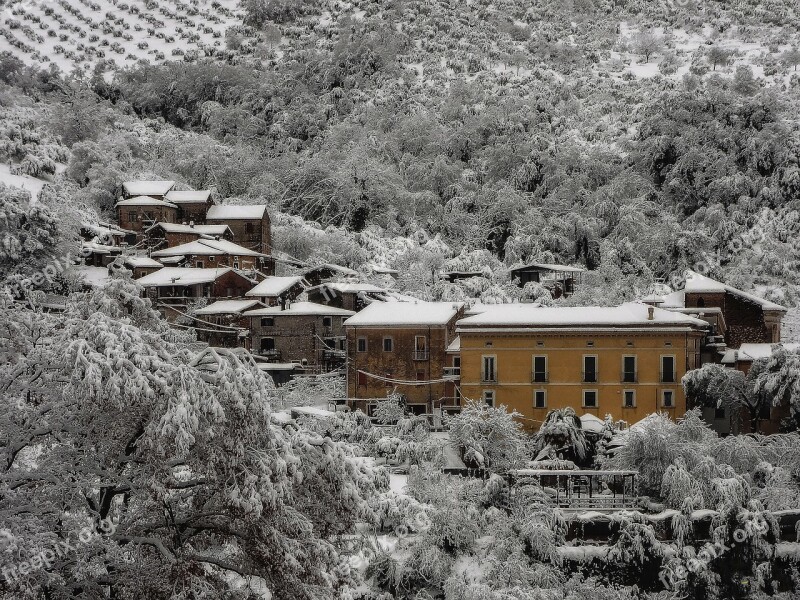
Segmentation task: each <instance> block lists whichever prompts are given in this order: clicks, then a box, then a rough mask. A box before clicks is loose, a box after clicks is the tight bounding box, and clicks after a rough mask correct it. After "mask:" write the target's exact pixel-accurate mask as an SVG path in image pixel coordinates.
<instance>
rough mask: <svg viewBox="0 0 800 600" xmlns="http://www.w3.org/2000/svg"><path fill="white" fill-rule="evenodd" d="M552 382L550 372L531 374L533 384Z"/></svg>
mask: <svg viewBox="0 0 800 600" xmlns="http://www.w3.org/2000/svg"><path fill="white" fill-rule="evenodd" d="M548 381H550V372H549V371H532V372H531V382H532V383H547V382H548Z"/></svg>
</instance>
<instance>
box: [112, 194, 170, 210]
mask: <svg viewBox="0 0 800 600" xmlns="http://www.w3.org/2000/svg"><path fill="white" fill-rule="evenodd" d="M116 205H117V206H166V207H168V208H178V207H177V206H176V205H174V204H173V203H172V202H164V201H163V200H159V199H158V198H153V197H152V196H134V197H133V198H128V199H127V200H120V201H119V202H117V204H116Z"/></svg>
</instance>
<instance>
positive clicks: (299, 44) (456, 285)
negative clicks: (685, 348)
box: [0, 0, 800, 600]
mask: <svg viewBox="0 0 800 600" xmlns="http://www.w3.org/2000/svg"><path fill="white" fill-rule="evenodd" d="M104 2H105V0H104ZM198 2H199V4H200V5H201V8H202V11H204V12H202V14H200V13H197V11H196V9H197V6H198ZM12 4H13V5H14V6H15V7H16V8H14V9H13V10H14V11H17V12H11V11H6V12H3V13H2V21H3V23H4V25H3V27H4V28H7V29H5V30H4V32H3V39H2V43H3V44H6V43H8V44H10V45H11V46H10V47H11V49H10V50H4V51H2V52H0V216H1V217H2V218H0V240H1V241H0V285H2V288H3V295H2V298H0V312H2V313H3V317H2V319H0V356H2V360H0V398H2V410H0V423H1V424H0V449H1V450H2V454H3V460H2V463H1V464H0V574H1V575H2V582H0V598H3V599H4V600H5V599H9V600H11V599H20V598H31V599H33V598H37V599H38V598H49V599H71V598H98V599H99V598H110V597H114V598H123V599H127V598H131V599H132V598H176V599H201V598H202V599H206V598H209V599H210V598H226V599H228V598H229V599H242V600H245V599H247V600H250V599H251V598H280V599H284V598H285V599H290V598H291V599H304V598H308V599H313V600H317V599H325V598H343V599H352V600H388V599H390V598H408V599H412V598H413V599H423V598H425V599H433V598H437V599H440V598H444V599H446V600H456V599H463V600H543V599H547V600H549V599H551V598H552V599H554V600H555V599H556V598H558V599H560V598H569V599H575V600H577V599H579V598H586V597H590V596H591V597H593V598H597V599H598V600H606V599H607V600H628V599H630V600H634V599H648V600H667V599H673V598H686V599H692V600H711V599H734V598H735V599H739V598H742V599H744V598H755V599H761V598H778V599H779V600H789V599H791V598H796V597H797V594H798V593H800V571H798V568H799V567H798V562H799V561H800V518H798V514H800V511H798V507H800V483H799V482H800V439H799V438H798V435H797V433H782V434H775V435H772V436H762V435H748V436H729V437H719V436H718V435H717V434H716V433H714V432H713V431H711V429H709V428H708V426H706V425H705V424H704V423H703V422H702V420H701V419H700V417H699V415H698V413H697V412H696V411H690V412H688V413H687V414H686V416H685V417H683V418H682V419H681V420H679V421H678V422H673V421H670V420H669V419H666V418H665V417H662V416H660V415H653V416H652V417H650V418H648V419H647V420H646V421H645V422H644V423H643V424H642V426H641V427H640V428H638V429H636V430H631V431H629V432H628V434H627V439H626V444H625V445H624V446H622V449H621V450H619V451H616V452H612V451H611V450H610V449H609V447H610V442H611V441H612V438H614V436H615V435H616V433H614V432H613V431H612V428H611V427H610V426H609V427H608V428H607V429H606V430H604V431H603V432H602V433H601V434H599V435H597V436H594V437H592V436H590V435H588V434H587V433H586V432H584V431H582V430H581V428H580V427H579V426H578V425H577V424H576V422H575V415H574V414H569V413H568V412H559V411H555V412H554V413H553V414H552V416H551V417H548V421H547V422H546V423H545V424H544V426H543V427H542V428H541V430H540V431H539V432H538V433H536V434H534V435H529V434H528V433H525V432H524V431H523V430H522V428H521V427H520V425H519V423H518V422H517V421H515V420H514V419H513V415H510V414H509V413H508V412H506V411H505V410H504V409H503V408H502V407H498V408H492V407H486V406H479V405H475V406H469V407H467V408H465V410H464V411H462V413H461V414H460V415H459V416H457V417H453V421H452V422H451V423H449V425H448V426H449V428H450V439H451V440H452V441H453V447H454V448H455V450H453V449H452V448H449V447H446V445H445V444H443V443H442V440H441V438H440V437H438V436H437V435H436V433H437V432H432V431H430V428H429V427H428V426H427V425H426V424H425V423H423V422H422V421H420V420H419V419H416V418H414V417H412V416H409V415H406V414H403V410H402V407H398V404H397V401H396V399H394V398H392V397H390V398H388V399H387V400H386V401H385V402H382V403H381V406H380V407H379V409H378V412H377V414H378V422H377V423H376V422H373V421H372V420H369V419H366V418H365V417H364V415H363V414H361V413H357V412H354V413H335V415H334V416H329V417H326V418H310V417H304V418H296V419H295V418H292V419H288V418H284V417H285V415H286V414H287V413H286V411H288V410H290V408H291V407H292V406H295V405H300V404H304V403H308V402H309V400H310V399H312V400H313V401H314V403H316V401H317V400H320V401H322V402H324V399H325V398H326V397H327V396H329V395H330V394H331V393H332V392H331V389H330V388H327V387H324V386H323V387H322V388H314V389H306V388H299V389H292V388H291V387H290V388H281V389H277V388H276V387H275V386H274V385H273V383H272V381H271V380H269V379H268V378H265V377H264V376H263V375H262V373H261V372H260V371H259V370H258V368H257V366H256V365H255V364H254V363H253V362H252V360H249V359H248V358H247V356H245V355H242V354H241V353H238V352H235V351H221V350H215V349H213V348H200V347H199V346H198V343H197V340H196V339H195V338H194V337H193V336H192V334H191V333H190V332H186V331H179V330H176V329H174V328H170V327H168V326H167V325H166V323H165V322H164V321H163V320H162V319H160V317H159V315H158V313H157V312H155V311H154V309H153V307H152V306H151V305H150V302H149V301H148V300H146V299H144V298H142V297H141V289H140V288H139V287H138V286H137V285H136V284H135V282H134V281H133V280H132V279H131V277H130V275H129V274H126V273H124V272H123V273H119V274H117V275H116V276H115V277H114V278H113V280H112V282H111V284H109V285H108V286H107V287H106V288H105V289H102V290H98V289H95V290H90V291H89V290H87V289H86V286H85V285H84V282H82V281H81V279H80V277H79V276H78V275H76V274H75V273H74V272H72V271H71V270H70V269H69V268H68V267H69V266H70V265H71V264H72V262H74V260H73V259H76V258H77V256H76V248H77V247H79V236H80V230H81V227H82V226H83V225H84V224H85V223H86V222H98V221H113V220H114V218H115V215H114V205H115V203H116V201H117V200H118V198H119V197H120V196H121V184H122V182H123V181H126V180H133V179H170V180H175V181H176V182H178V184H177V187H178V188H179V189H198V190H199V189H210V190H211V191H212V194H213V197H214V199H215V201H216V202H218V203H239V204H267V206H268V207H269V213H270V216H271V219H272V231H273V237H274V250H275V253H276V255H277V256H280V257H282V258H285V259H292V260H300V261H305V262H307V263H310V264H316V263H323V262H335V263H337V264H341V265H343V266H346V267H349V268H352V269H355V270H356V271H358V272H360V273H364V274H365V276H366V274H368V273H370V268H371V267H374V266H379V267H386V268H391V269H397V270H398V271H399V273H400V275H399V278H398V280H397V282H396V289H397V291H398V292H402V293H403V294H407V295H409V296H412V297H415V298H419V299H420V300H446V301H464V300H469V301H473V302H474V301H479V302H484V303H495V302H512V301H520V300H536V301H538V302H540V303H541V304H543V305H547V304H555V305H559V306H567V305H572V306H586V305H589V306H610V305H616V304H619V303H621V302H624V301H629V300H636V299H640V298H641V297H643V296H645V295H647V294H650V293H653V292H657V293H663V292H665V291H668V290H669V289H677V288H679V287H681V284H682V276H683V275H682V274H683V273H684V272H685V270H686V269H692V270H694V271H697V272H700V273H704V274H707V275H709V276H710V277H714V278H716V279H719V280H722V281H725V282H728V283H730V284H731V285H733V286H736V287H737V288H740V289H742V290H746V291H748V292H751V293H753V294H756V295H758V296H760V297H763V298H766V299H768V300H771V301H774V302H778V303H780V304H782V305H784V306H787V307H789V313H788V315H787V317H786V320H785V321H784V328H783V337H784V339H785V341H787V342H800V318H798V315H800V313H798V310H797V307H798V306H800V122H798V119H797V115H798V111H800V72H799V71H798V66H800V51H799V50H798V47H799V46H800V34H798V31H797V18H798V14H797V12H798V11H797V6H796V4H795V3H794V2H792V1H791V0H765V1H757V0H736V1H735V2H720V1H717V0H706V1H705V2H694V1H692V2H672V1H671V0H664V1H663V2H650V1H648V0H614V1H612V0H570V1H568V2H559V1H556V0H537V1H535V2H532V3H523V2H514V1H512V0H495V1H491V2H490V1H489V0H472V1H468V2H458V1H453V0H389V1H387V2H376V1H375V0H355V1H353V2H342V1H339V0H313V1H310V2H301V1H299V0H242V2H241V3H231V6H232V8H230V9H229V8H226V7H227V6H228V3H225V2H223V3H220V2H211V3H206V2H203V0H197V1H196V2H195V1H192V2H188V3H183V2H169V3H164V4H165V5H167V4H168V5H169V6H170V7H172V8H169V9H167V10H169V11H170V13H174V15H192V18H193V19H197V20H200V19H209V21H208V22H209V23H214V27H215V28H216V29H213V30H212V31H210V32H208V34H207V36H206V37H207V38H208V39H209V40H214V41H209V43H205V42H203V41H202V40H199V38H195V36H193V35H187V36H184V37H185V38H186V41H185V43H186V44H189V43H191V44H194V46H192V50H191V51H188V50H187V52H186V53H185V54H184V53H183V52H182V53H181V54H178V53H172V54H169V55H168V56H161V57H159V56H158V55H157V54H156V52H157V51H155V50H154V52H153V54H152V59H146V58H142V57H140V56H133V55H131V56H129V57H127V58H126V62H124V63H123V64H118V63H116V62H114V60H113V59H110V58H108V57H106V58H102V57H101V55H100V50H99V47H100V42H99V41H98V42H97V46H98V48H97V49H95V50H92V51H89V50H88V49H87V48H84V51H83V55H82V57H78V55H77V53H76V54H75V57H74V58H69V57H66V55H65V53H64V52H59V53H58V54H59V56H60V57H61V58H59V61H60V62H59V63H58V64H57V63H56V61H54V60H52V61H45V60H44V59H43V56H44V55H46V52H45V53H43V52H37V51H35V50H34V49H33V46H31V45H32V44H33V45H35V44H38V42H36V39H37V37H36V36H39V35H41V36H42V37H44V36H49V34H46V33H44V31H45V29H44V28H41V27H39V29H40V32H41V33H38V34H37V33H36V31H35V30H34V27H35V25H34V24H35V23H41V20H40V21H36V20H35V19H38V18H39V16H38V13H34V12H32V11H33V9H32V8H30V7H27V8H26V7H25V6H22V5H23V4H26V3H12ZM64 4H66V5H70V4H73V3H71V2H66V3H63V2H62V3H59V6H61V7H62V8H63V5H64ZM74 4H75V6H74V7H73V8H74V9H75V10H74V11H72V12H73V13H74V12H75V11H78V12H80V11H83V13H87V14H88V13H90V11H91V10H92V9H91V6H90V4H91V3H89V4H87V3H86V2H81V3H80V4H79V3H77V2H76V3H74ZM111 4H113V5H114V10H116V11H117V13H118V14H115V15H114V16H115V18H119V19H120V20H122V19H121V17H119V14H123V13H122V11H127V13H126V14H127V15H133V14H134V13H133V12H132V11H130V7H129V6H128V4H126V3H123V2H119V3H117V2H113V3H111ZM123 4H124V5H125V8H123ZM130 4H131V5H133V4H139V3H135V2H130ZM140 4H141V6H142V8H141V11H140V12H141V14H150V13H147V12H146V11H147V10H150V11H155V10H156V8H157V7H158V5H159V4H160V3H154V2H143V3H140ZM234 4H235V6H234ZM20 7H21V8H20ZM193 7H194V8H193ZM162 8H163V7H162ZM37 10H38V9H37ZM43 10H44V9H43ZM54 10H56V12H55V13H53V14H56V15H60V14H61V13H60V12H58V11H59V10H61V9H58V8H57V9H54ZM64 10H66V9H64ZM25 11H28V13H26V12H25ZM142 11H145V12H142ZM193 11H194V12H193ZM214 11H216V12H214ZM26 14H28V16H29V17H30V18H26V17H25V15H26ZM137 14H138V13H137ZM198 14H199V15H200V16H198ZM174 15H173V16H174ZM208 15H212V16H213V15H218V16H217V17H214V19H217V20H213V19H211V17H209V16H208ZM49 16H50V15H48V17H49ZM95 16H96V18H100V17H102V15H95ZM223 17H224V19H225V23H228V24H229V26H227V28H226V29H225V31H224V34H222V33H220V34H219V35H216V34H215V33H214V31H217V30H219V31H222V30H221V29H220V27H219V24H220V23H221V22H222V18H223ZM86 18H88V17H86ZM125 18H126V19H127V18H128V16H126V17H125ZM130 18H133V17H132V16H130ZM160 18H167V17H165V16H163V15H162V17H160ZM170 18H172V17H170ZM184 18H188V17H184ZM153 19H155V17H152V18H151V21H152V20H153ZM51 21H53V23H55V22H56V21H58V19H52V18H51ZM62 21H64V19H62ZM217 21H219V22H217ZM48 22H50V21H48ZM82 22H83V23H84V24H85V23H86V19H84V20H82ZM112 22H114V23H116V21H112ZM118 26H119V27H122V26H121V25H118ZM36 27H38V26H36ZM59 27H60V26H59V25H57V24H52V27H50V29H51V31H53V30H55V29H59ZM61 27H62V29H63V30H64V31H66V30H67V29H68V28H67V27H66V25H64V24H63V23H62V24H61ZM97 27H98V31H99V30H100V29H101V26H100V25H99V24H98V25H97ZM114 27H117V25H115V26H114ZM209 27H210V25H209ZM62 29H59V31H61V30H62ZM109 31H110V32H105V33H104V34H103V35H106V36H115V35H116V33H115V32H114V31H111V30H109ZM73 33H74V32H73ZM63 35H66V33H64V34H63ZM70 35H72V34H70ZM141 35H144V33H142V34H141ZM49 37H55V36H49ZM184 37H181V38H180V40H184ZM23 38H24V39H25V40H27V41H23ZM189 38H191V40H189ZM56 39H60V38H56ZM120 39H122V38H121V36H120ZM203 39H205V38H203ZM12 40H16V41H14V42H12ZM180 40H179V41H178V42H175V43H176V44H178V45H181V44H183V43H184V41H180ZM173 42H174V40H173ZM173 42H170V43H173ZM62 43H65V44H66V43H67V42H62ZM86 43H87V44H89V41H88V39H87V42H86ZM92 43H94V42H92ZM39 46H41V44H39ZM90 47H92V46H90ZM103 47H105V46H103ZM3 48H5V46H3ZM187 48H188V46H187ZM142 51H143V52H144V49H142ZM76 52H77V51H76ZM109 53H110V51H109ZM121 56H123V55H122V54H120V57H121ZM92 57H93V58H92ZM62 58H63V59H64V60H67V58H68V59H69V60H70V61H72V62H71V63H70V64H71V67H70V68H65V67H64V66H63V65H64V62H63V60H61V59H62ZM90 59H91V60H90ZM533 261H535V262H542V263H559V264H566V265H576V266H581V267H584V268H585V269H587V273H586V281H585V285H583V286H581V287H580V288H579V289H578V290H577V291H576V293H575V294H574V295H572V296H570V297H569V298H566V299H552V298H551V297H550V295H549V293H548V292H547V291H546V290H543V289H542V288H541V286H536V285H528V286H526V287H524V288H520V287H518V286H516V285H514V284H513V283H512V282H511V276H510V273H509V269H510V268H512V267H514V266H515V265H519V264H523V263H526V262H533ZM282 268H284V267H282V266H281V267H279V269H282ZM442 271H476V272H480V273H482V275H481V276H476V277H472V278H470V279H466V280H460V281H456V282H448V281H446V280H443V279H441V278H439V277H438V275H437V274H438V273H439V272H442ZM54 295H57V296H66V297H67V304H66V307H65V309H64V310H63V312H52V311H50V310H48V307H49V302H50V301H51V299H52V296H54ZM795 356H796V355H791V356H788V357H787V356H786V355H781V357H780V358H781V360H784V361H785V362H783V363H780V364H772V365H771V368H773V371H771V372H766V373H765V374H763V378H762V379H758V377H760V376H761V375H759V373H754V374H753V376H752V377H750V378H749V379H747V380H745V379H744V378H741V380H739V379H737V378H735V377H733V378H732V379H735V380H729V379H727V378H726V377H727V375H726V374H720V373H718V372H715V371H714V370H713V369H706V370H705V371H703V372H702V373H698V374H697V375H696V376H695V377H694V378H691V379H689V380H688V381H685V382H684V383H685V385H686V386H687V389H688V390H690V391H691V392H692V393H694V394H695V395H696V396H697V397H699V398H703V399H705V401H706V402H710V403H712V404H718V405H723V404H725V405H728V404H736V403H738V404H739V405H747V403H758V402H764V398H765V397H769V398H772V397H773V396H775V395H776V394H782V395H784V396H786V397H790V398H792V400H793V402H794V403H795V404H794V405H793V406H795V407H800V400H798V399H800V391H798V390H800V383H798V382H800V376H798V373H800V368H799V367H798V366H797V362H796V360H794V358H795ZM765 368H766V366H765ZM748 386H750V387H748ZM759 386H771V387H769V389H768V390H767V395H766V396H765V395H764V394H762V395H760V396H759V395H758V393H757V392H759V391H761V392H763V389H762V387H759ZM770 394H771V395H770ZM797 414H800V413H799V412H798V411H797V410H795V411H794V412H793V415H794V417H795V419H797ZM279 415H280V416H279ZM547 448H552V449H558V450H559V452H560V454H561V458H560V459H559V460H564V461H565V463H564V466H565V468H569V467H574V466H575V465H576V464H579V465H581V466H584V467H586V468H595V469H609V470H611V469H617V470H625V469H636V470H637V471H638V472H639V478H638V480H637V481H638V483H637V486H638V488H637V493H638V495H639V496H640V498H644V499H645V500H642V503H641V505H639V506H637V507H636V509H635V510H631V511H630V512H629V513H625V514H624V515H623V516H622V517H619V518H617V519H616V520H612V521H611V522H609V520H608V519H605V520H604V519H602V518H598V517H597V515H589V516H588V517H586V520H585V521H581V520H579V519H577V518H575V516H574V515H570V514H566V513H565V512H564V511H562V510H560V509H559V507H558V506H556V505H555V504H554V502H553V499H552V497H550V496H549V495H548V493H546V490H545V489H544V487H543V486H541V485H538V484H535V483H532V482H523V484H517V485H512V484H511V483H510V482H509V477H508V474H509V472H513V471H516V470H524V469H525V467H526V465H527V464H528V463H529V462H530V461H532V460H533V459H534V458H535V457H537V456H538V455H540V454H541V453H542V452H544V451H546V449H547ZM453 451H455V452H456V453H457V454H458V455H459V457H461V458H463V459H464V460H465V462H466V463H468V464H469V465H470V466H471V467H474V468H476V469H480V471H481V476H480V477H459V476H455V475H449V474H445V473H443V471H442V465H443V461H444V460H445V457H446V455H447V454H448V453H449V452H453ZM397 466H402V467H403V468H404V470H405V471H406V472H407V474H405V475H403V476H402V478H399V477H398V474H397V473H396V472H394V471H393V470H392V468H393V467H397ZM587 530H588V531H590V535H589V536H586V535H585V532H586V531H587ZM596 531H604V532H605V534H604V535H601V536H600V537H602V538H603V539H602V542H603V543H601V544H588V543H587V544H584V543H582V542H581V538H582V536H584V537H591V535H592V533H591V532H596ZM84 532H88V533H86V535H84ZM23 565H24V567H23Z"/></svg>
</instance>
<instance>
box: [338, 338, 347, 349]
mask: <svg viewBox="0 0 800 600" xmlns="http://www.w3.org/2000/svg"><path fill="white" fill-rule="evenodd" d="M339 350H347V340H344V339H341V340H339Z"/></svg>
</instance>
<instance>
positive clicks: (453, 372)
mask: <svg viewBox="0 0 800 600" xmlns="http://www.w3.org/2000/svg"><path fill="white" fill-rule="evenodd" d="M444 376H445V377H461V367H445V368H444Z"/></svg>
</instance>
